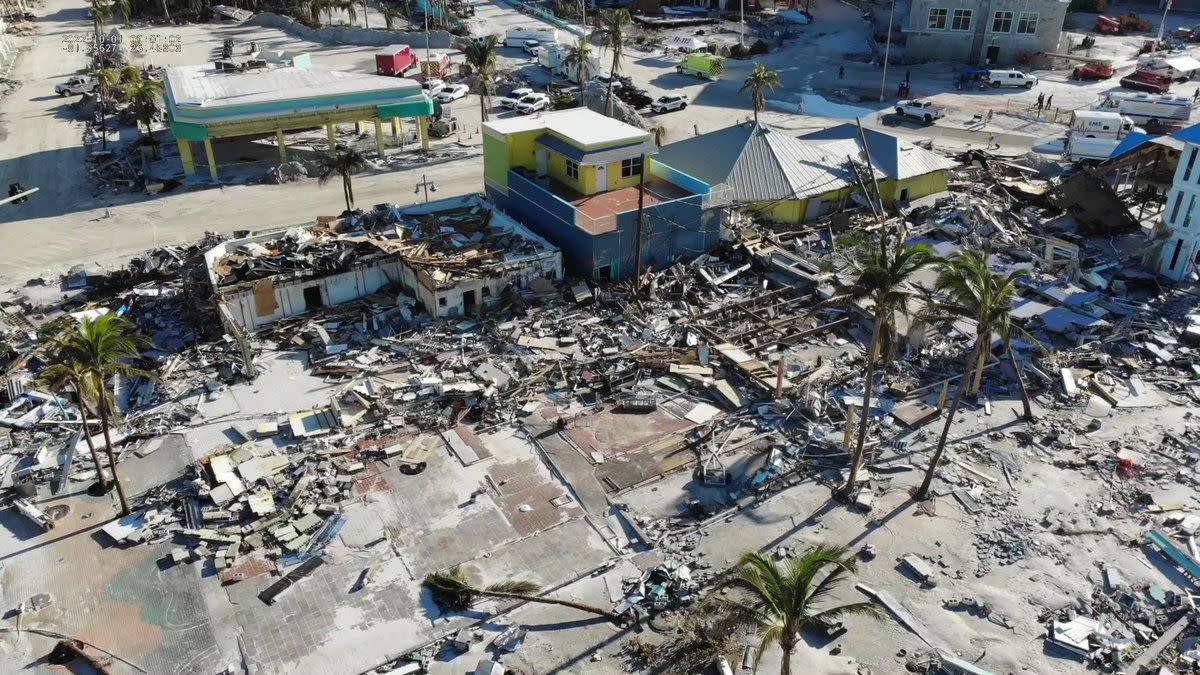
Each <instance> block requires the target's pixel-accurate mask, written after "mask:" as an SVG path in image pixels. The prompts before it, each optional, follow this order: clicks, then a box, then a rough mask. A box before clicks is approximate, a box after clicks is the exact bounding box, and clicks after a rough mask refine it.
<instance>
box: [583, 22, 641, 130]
mask: <svg viewBox="0 0 1200 675" xmlns="http://www.w3.org/2000/svg"><path fill="white" fill-rule="evenodd" d="M630 21H632V19H631V18H630V16H629V10H627V9H609V10H605V11H603V12H600V14H599V15H597V17H596V26H597V27H596V30H594V31H592V39H593V40H596V41H597V42H598V43H599V44H601V45H602V46H603V47H604V48H605V49H608V50H610V51H611V52H612V68H610V69H609V73H608V75H609V80H608V91H607V92H605V94H604V114H605V115H608V114H610V111H611V110H610V108H609V104H610V103H611V102H612V91H613V83H614V82H616V78H617V73H619V72H620V71H621V55H622V54H623V53H624V51H625V27H626V26H628V25H629V23H630Z"/></svg>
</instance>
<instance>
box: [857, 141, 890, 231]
mask: <svg viewBox="0 0 1200 675" xmlns="http://www.w3.org/2000/svg"><path fill="white" fill-rule="evenodd" d="M854 122H855V124H857V125H858V137H859V139H860V140H862V146H863V154H864V155H866V156H867V170H868V171H870V172H871V183H872V185H874V186H875V196H876V197H878V198H879V224H880V225H883V223H884V221H885V220H886V219H887V214H886V212H885V211H884V208H883V193H882V192H880V191H879V179H878V178H876V177H875V165H874V163H872V162H871V150H870V147H869V146H868V145H867V132H865V131H863V125H862V120H860V119H856V120H854ZM866 197H867V200H868V201H870V199H871V196H870V195H866Z"/></svg>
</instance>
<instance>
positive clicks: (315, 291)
mask: <svg viewBox="0 0 1200 675" xmlns="http://www.w3.org/2000/svg"><path fill="white" fill-rule="evenodd" d="M324 306H325V301H324V300H322V299H321V287H320V286H309V287H308V288H306V289H304V307H305V309H316V308H317V307H324Z"/></svg>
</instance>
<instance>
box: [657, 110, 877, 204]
mask: <svg viewBox="0 0 1200 675" xmlns="http://www.w3.org/2000/svg"><path fill="white" fill-rule="evenodd" d="M847 159H848V158H847V157H846V156H845V155H838V154H837V148H823V147H821V146H818V145H816V144H813V143H807V142H805V141H801V140H799V139H797V138H794V137H792V136H789V135H787V134H786V133H783V132H780V131H775V130H773V129H771V128H770V127H768V126H765V125H762V124H756V123H753V122H747V123H742V124H736V125H734V126H732V127H726V128H724V129H719V130H717V131H713V132H711V133H707V134H702V135H699V136H693V137H692V138H688V139H685V140H682V141H678V142H676V143H671V144H670V145H665V146H663V147H662V149H661V150H660V151H659V153H658V156H657V157H655V160H656V161H657V162H659V163H661V164H666V165H667V166H670V167H673V168H675V169H678V170H679V171H682V172H684V173H686V174H688V175H690V176H694V177H696V178H698V179H700V180H702V181H704V182H706V183H708V184H709V185H713V186H714V187H715V186H722V185H723V186H727V187H728V189H729V190H730V199H732V200H733V201H736V202H764V201H782V200H789V199H804V198H806V197H810V196H813V195H819V194H824V193H826V192H830V191H833V190H840V189H842V188H845V187H848V186H850V185H852V184H853V183H854V177H853V175H852V174H851V173H850V171H849V169H848V168H847V166H846V164H847Z"/></svg>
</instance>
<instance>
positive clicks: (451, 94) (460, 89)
mask: <svg viewBox="0 0 1200 675" xmlns="http://www.w3.org/2000/svg"><path fill="white" fill-rule="evenodd" d="M469 91H471V88H470V87H468V86H467V85H465V84H452V85H450V86H448V87H446V88H445V89H443V90H441V91H439V92H438V93H437V95H436V96H434V97H433V98H434V100H435V101H437V102H438V103H449V102H451V101H457V100H458V99H460V98H462V97H464V96H466V95H467V92H469Z"/></svg>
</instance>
